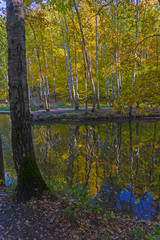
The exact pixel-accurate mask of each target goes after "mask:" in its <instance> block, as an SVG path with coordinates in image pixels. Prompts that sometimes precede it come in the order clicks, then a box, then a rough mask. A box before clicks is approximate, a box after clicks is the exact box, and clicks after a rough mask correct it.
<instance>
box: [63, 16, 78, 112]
mask: <svg viewBox="0 0 160 240" xmlns="http://www.w3.org/2000/svg"><path fill="white" fill-rule="evenodd" d="M64 22H65V32H66V40H67V51H68V62H69V72H70V80H71V86H72V94H73V95H72V96H73V102H74V105H75V109H76V108H77V106H76V100H75V87H74V79H73V74H72V66H71V55H70V47H69V39H68V26H67V22H66V17H65V15H64Z"/></svg>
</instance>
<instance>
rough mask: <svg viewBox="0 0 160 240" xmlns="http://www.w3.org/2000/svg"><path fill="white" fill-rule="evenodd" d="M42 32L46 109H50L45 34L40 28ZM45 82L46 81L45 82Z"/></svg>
mask: <svg viewBox="0 0 160 240" xmlns="http://www.w3.org/2000/svg"><path fill="white" fill-rule="evenodd" d="M40 33H41V46H42V53H43V61H44V72H45V80H46V81H45V82H46V87H45V90H46V94H45V95H46V104H47V106H46V111H49V110H50V103H49V84H48V76H47V64H46V57H45V51H44V43H43V36H42V32H41V30H40ZM44 84H45V83H44Z"/></svg>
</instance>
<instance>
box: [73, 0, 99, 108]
mask: <svg viewBox="0 0 160 240" xmlns="http://www.w3.org/2000/svg"><path fill="white" fill-rule="evenodd" d="M73 3H74V6H75V10H76V13H77V18H78V22H79V27H80V32H81V37H82V44H83V48H84V53H85V57H86V62H87V67H88V73H89V77H90V80H91V86H92V90H93V108H92V111H95V106H96V92H95V85H94V81H93V78H92V73H91V65H90V62H89V59H88V54H87V49H86V42H85V38H84V34H83V29H82V24H81V19H80V15H79V11H78V8H77V4H76V1H75V0H73Z"/></svg>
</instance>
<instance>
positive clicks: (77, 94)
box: [72, 16, 79, 110]
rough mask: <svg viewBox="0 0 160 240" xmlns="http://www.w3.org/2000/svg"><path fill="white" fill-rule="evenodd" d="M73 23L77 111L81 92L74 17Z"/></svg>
mask: <svg viewBox="0 0 160 240" xmlns="http://www.w3.org/2000/svg"><path fill="white" fill-rule="evenodd" d="M72 22H73V38H74V53H75V57H74V59H75V78H76V96H77V99H76V110H78V109H79V91H78V78H77V47H76V38H75V24H74V18H73V16H72Z"/></svg>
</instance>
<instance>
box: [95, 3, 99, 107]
mask: <svg viewBox="0 0 160 240" xmlns="http://www.w3.org/2000/svg"><path fill="white" fill-rule="evenodd" d="M95 4H96V3H95ZM96 10H97V6H96ZM95 20H96V78H97V108H98V109H99V79H98V31H97V14H96V16H95Z"/></svg>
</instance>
